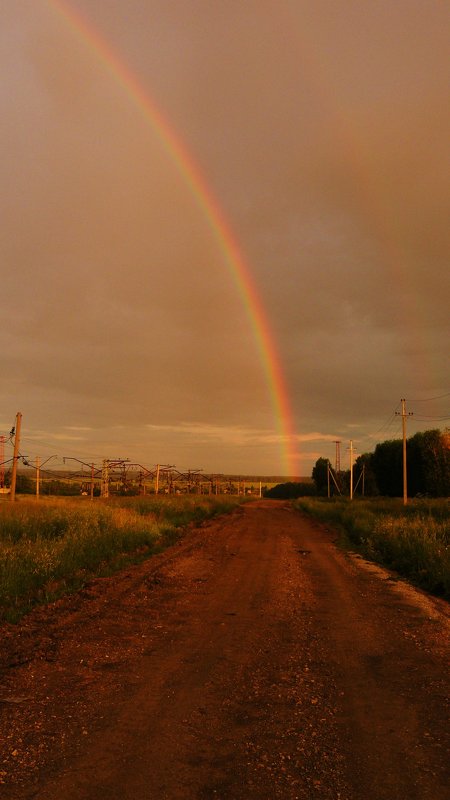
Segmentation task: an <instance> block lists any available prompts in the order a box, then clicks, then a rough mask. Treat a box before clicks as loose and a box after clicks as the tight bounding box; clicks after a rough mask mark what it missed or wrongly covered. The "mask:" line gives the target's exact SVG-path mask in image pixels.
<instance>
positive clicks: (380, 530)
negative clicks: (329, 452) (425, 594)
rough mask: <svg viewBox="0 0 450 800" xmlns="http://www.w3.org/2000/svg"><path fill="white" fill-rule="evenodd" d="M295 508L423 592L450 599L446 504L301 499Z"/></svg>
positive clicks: (449, 511) (449, 506)
mask: <svg viewBox="0 0 450 800" xmlns="http://www.w3.org/2000/svg"><path fill="white" fill-rule="evenodd" d="M293 505H294V507H295V508H297V509H299V510H301V511H304V512H306V513H308V514H310V515H311V516H313V517H315V518H316V519H319V520H321V521H322V522H326V523H329V524H331V525H332V526H333V527H335V528H336V530H338V531H339V532H340V535H341V539H340V543H341V544H342V545H343V546H347V547H353V548H354V549H357V550H358V552H360V553H361V554H362V555H364V556H365V557H366V558H368V559H370V560H372V561H375V562H377V563H380V564H383V565H384V566H387V567H389V568H390V569H393V570H395V571H396V572H398V573H399V574H400V575H401V576H403V577H405V578H407V579H408V580H409V581H411V582H412V583H414V584H415V585H417V586H420V587H421V588H423V589H426V590H427V591H429V592H431V593H433V594H436V595H439V596H441V597H445V598H446V599H450V526H449V518H450V504H449V502H448V501H446V500H420V501H411V502H410V504H408V505H407V506H403V504H402V502H401V501H398V500H379V499H374V500H356V499H355V500H353V502H350V501H349V500H348V499H344V498H336V499H335V498H332V499H330V500H328V499H319V498H317V499H311V498H300V499H299V500H296V501H294V503H293Z"/></svg>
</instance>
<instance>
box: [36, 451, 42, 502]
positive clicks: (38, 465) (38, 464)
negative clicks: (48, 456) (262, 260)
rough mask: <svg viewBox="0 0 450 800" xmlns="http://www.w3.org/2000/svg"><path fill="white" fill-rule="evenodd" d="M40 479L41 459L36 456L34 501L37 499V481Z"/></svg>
mask: <svg viewBox="0 0 450 800" xmlns="http://www.w3.org/2000/svg"><path fill="white" fill-rule="evenodd" d="M40 477H41V459H40V458H39V456H36V499H39V480H40Z"/></svg>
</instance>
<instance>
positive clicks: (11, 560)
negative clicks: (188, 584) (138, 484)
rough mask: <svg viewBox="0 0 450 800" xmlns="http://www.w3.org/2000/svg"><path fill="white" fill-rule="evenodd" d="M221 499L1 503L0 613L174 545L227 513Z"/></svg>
mask: <svg viewBox="0 0 450 800" xmlns="http://www.w3.org/2000/svg"><path fill="white" fill-rule="evenodd" d="M235 505H236V500H233V499H231V498H230V499H227V500H223V498H217V499H216V498H215V497H176V498H157V497H156V498H152V497H148V498H145V497H143V498H123V499H116V498H114V499H111V501H103V500H102V501H99V502H95V503H90V501H84V500H80V499H77V500H54V501H52V500H41V501H39V502H36V501H35V500H20V501H19V502H17V503H15V504H10V503H1V504H0V619H1V618H2V617H3V618H6V619H8V620H10V621H14V620H15V619H17V618H18V617H20V616H21V615H22V614H23V613H24V612H25V611H26V610H27V609H29V608H31V607H32V606H33V605H35V604H36V603H39V602H47V601H49V600H51V599H54V598H55V597H58V596H60V595H61V594H65V593H68V592H71V591H74V590H76V589H77V588H79V587H80V586H82V585H83V584H84V583H85V582H86V581H88V580H90V579H92V577H93V576H96V575H102V574H103V575H104V574H111V572H114V571H115V570H117V569H120V568H121V567H123V566H124V564H126V563H130V562H138V561H140V560H142V559H143V558H147V557H149V556H151V555H152V554H153V553H155V552H158V551H160V550H162V549H164V547H167V546H168V545H170V544H172V543H173V542H174V541H175V540H176V539H177V538H178V537H179V536H180V535H181V531H182V528H183V527H185V526H186V525H188V524H189V523H190V522H195V523H196V524H198V523H199V522H201V521H202V520H204V519H206V518H209V517H212V516H215V515H216V514H218V513H224V512H225V511H227V510H229V509H230V508H232V507H234V506H235Z"/></svg>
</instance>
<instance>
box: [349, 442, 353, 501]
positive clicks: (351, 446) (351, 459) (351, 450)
mask: <svg viewBox="0 0 450 800" xmlns="http://www.w3.org/2000/svg"><path fill="white" fill-rule="evenodd" d="M349 450H350V500H353V439H350V447H349Z"/></svg>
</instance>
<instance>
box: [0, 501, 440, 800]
mask: <svg viewBox="0 0 450 800" xmlns="http://www.w3.org/2000/svg"><path fill="white" fill-rule="evenodd" d="M333 539H334V536H333V533H332V532H331V531H328V530H326V529H325V528H324V527H323V526H320V525H318V524H317V523H314V522H312V521H310V520H309V519H307V518H306V517H304V516H302V515H300V514H299V513H298V512H295V511H293V510H292V509H291V507H290V506H289V505H287V504H285V503H283V502H280V501H269V500H258V501H253V502H250V503H248V504H246V505H244V506H242V507H240V508H238V509H237V510H236V511H234V512H233V513H232V514H230V515H229V516H225V517H222V518H220V519H218V520H215V521H211V522H208V523H206V524H204V525H203V526H201V527H200V528H197V529H192V530H190V531H189V532H188V533H187V534H186V536H185V537H184V538H183V540H182V541H181V542H180V543H179V544H177V545H175V546H173V547H172V548H170V549H169V550H168V551H166V552H165V553H164V554H161V555H159V556H156V557H154V558H153V559H151V560H149V561H147V562H145V563H144V564H141V565H139V566H136V567H133V568H130V569H127V570H126V571H125V572H123V573H120V574H119V575H116V576H115V577H114V578H107V579H99V580H96V581H93V582H92V584H90V585H89V586H88V587H86V588H85V589H84V590H83V591H82V592H80V593H78V594H77V595H76V596H74V597H72V598H64V599H62V600H60V601H58V602H57V603H54V604H52V605H50V606H46V607H43V608H39V609H36V610H35V611H34V612H33V613H32V614H30V615H29V616H28V617H27V618H26V619H25V620H23V621H22V623H20V624H19V625H18V626H3V627H2V628H1V630H0V633H1V634H2V649H1V655H0V666H1V684H0V715H1V716H0V719H1V742H0V783H1V785H0V796H1V797H2V798H3V800H24V798H38V800H106V798H108V800H144V798H145V800H214V798H217V800H219V798H220V800H276V798H286V800H295V799H296V798H298V800H304V798H308V799H311V800H314V799H315V798H317V800H320V799H321V798H327V799H328V798H333V799H334V800H448V798H449V788H448V787H449V785H450V781H449V777H450V776H449V771H448V764H449V737H448V684H449V680H448V655H449V629H450V620H449V607H448V605H447V604H446V603H445V602H443V601H440V600H437V599H433V598H430V597H429V596H428V595H426V594H424V593H422V592H419V591H416V590H414V589H412V588H411V587H409V586H408V585H407V584H405V583H404V582H402V581H398V580H397V579H396V578H395V576H393V575H392V574H390V573H388V572H387V571H385V570H382V569H381V568H379V567H377V566H374V565H371V564H369V563H367V562H366V561H364V560H363V559H361V558H359V557H357V556H355V555H352V554H346V553H343V552H341V551H340V550H339V549H338V548H337V546H336V544H335V543H334V541H333Z"/></svg>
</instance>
